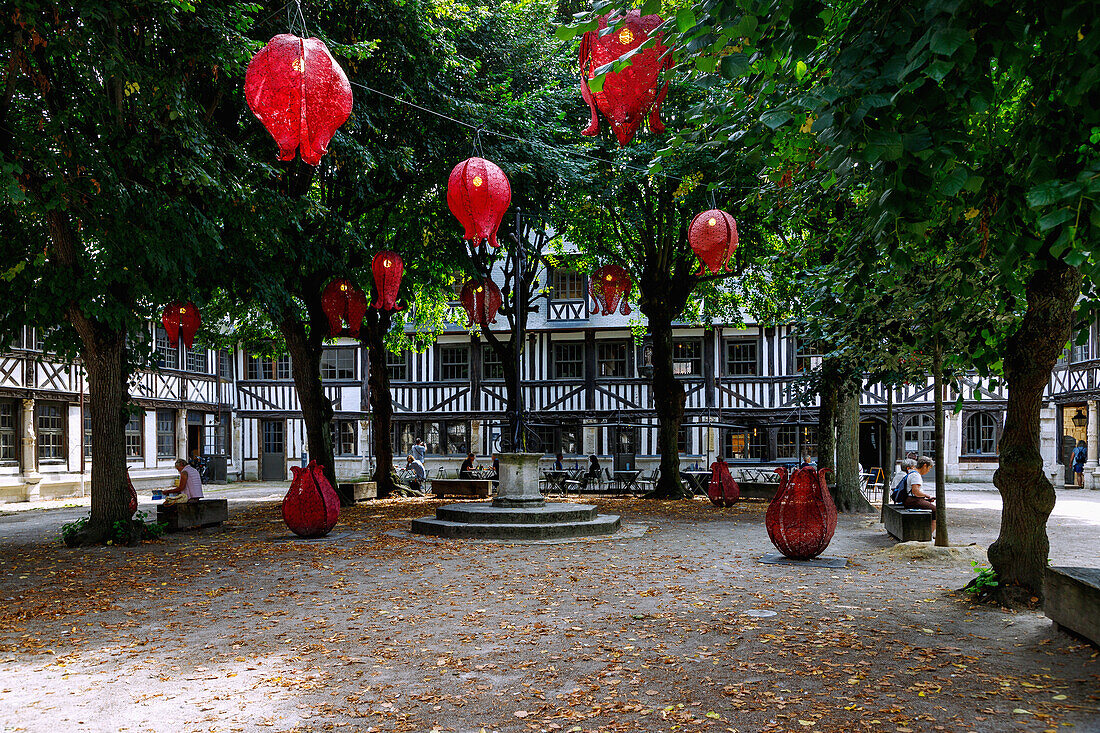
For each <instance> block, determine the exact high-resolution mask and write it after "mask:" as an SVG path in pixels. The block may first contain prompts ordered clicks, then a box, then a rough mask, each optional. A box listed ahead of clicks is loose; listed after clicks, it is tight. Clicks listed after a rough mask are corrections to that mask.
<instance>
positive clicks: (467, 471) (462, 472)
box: [458, 453, 476, 478]
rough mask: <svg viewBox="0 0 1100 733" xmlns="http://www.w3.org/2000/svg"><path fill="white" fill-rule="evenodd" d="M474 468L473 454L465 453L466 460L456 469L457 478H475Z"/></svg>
mask: <svg viewBox="0 0 1100 733" xmlns="http://www.w3.org/2000/svg"><path fill="white" fill-rule="evenodd" d="M473 468H474V454H473V453H467V454H466V460H465V461H463V462H462V465H461V466H460V467H459V469H458V477H459V478H476V476H474V474H473V472H472V471H473Z"/></svg>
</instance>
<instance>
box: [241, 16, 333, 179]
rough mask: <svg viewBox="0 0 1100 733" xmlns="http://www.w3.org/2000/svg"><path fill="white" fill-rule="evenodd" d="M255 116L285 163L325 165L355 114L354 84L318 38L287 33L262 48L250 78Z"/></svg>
mask: <svg viewBox="0 0 1100 733" xmlns="http://www.w3.org/2000/svg"><path fill="white" fill-rule="evenodd" d="M244 96H245V99H246V100H247V101H248V106H249V108H250V109H251V110H252V113H253V114H254V115H256V117H258V118H259V120H260V122H262V123H263V124H264V127H266V128H267V131H268V132H270V133H271V136H272V137H273V138H275V142H276V143H278V145H279V160H293V159H294V153H295V151H296V150H297V149H298V148H299V147H301V149H302V160H303V161H305V162H306V163H308V164H310V165H317V164H318V163H320V162H321V156H322V155H324V154H325V151H327V150H328V143H329V141H330V140H332V136H333V135H334V134H336V129H337V128H338V127H340V125H342V124H344V122H346V121H347V119H348V117H349V116H350V115H351V85H350V84H348V78H347V76H345V75H344V70H343V69H341V68H340V65H339V64H338V63H336V61H335V60H334V59H333V58H332V55H331V54H330V53H329V51H328V47H327V46H326V45H325V44H324V43H322V42H321V41H319V40H318V39H316V38H299V37H298V36H292V35H290V34H288V33H281V34H279V35H277V36H275V37H274V38H272V39H271V40H270V41H268V42H267V45H266V46H264V47H263V48H261V49H260V51H259V53H257V54H256V55H255V56H253V57H252V61H251V62H249V64H248V70H247V71H246V72H245V75H244Z"/></svg>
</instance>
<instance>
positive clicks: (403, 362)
mask: <svg viewBox="0 0 1100 733" xmlns="http://www.w3.org/2000/svg"><path fill="white" fill-rule="evenodd" d="M386 371H387V372H389V375H390V381H391V382H407V381H408V380H409V352H407V351H399V352H398V353H396V354H395V353H393V352H392V351H387V352H386Z"/></svg>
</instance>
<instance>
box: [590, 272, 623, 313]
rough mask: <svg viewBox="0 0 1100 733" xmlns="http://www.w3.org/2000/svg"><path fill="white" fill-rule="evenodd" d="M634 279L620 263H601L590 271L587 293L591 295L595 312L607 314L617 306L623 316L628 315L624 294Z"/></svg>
mask: <svg viewBox="0 0 1100 733" xmlns="http://www.w3.org/2000/svg"><path fill="white" fill-rule="evenodd" d="M633 285H634V281H633V280H631V279H630V273H629V272H627V271H626V268H625V267H622V266H621V265H602V266H600V267H597V268H596V271H595V272H593V273H592V278H591V279H590V280H589V281H588V294H589V296H591V297H592V301H593V303H592V307H593V308H595V309H596V310H595V312H596V313H599V314H601V315H604V316H609V315H611V314H612V313H614V312H615V309H616V308H618V309H619V312H620V313H622V314H623V315H624V316H629V315H630V306H629V305H628V304H627V302H626V296H627V294H628V293H629V292H630V288H631V287H632V286H633Z"/></svg>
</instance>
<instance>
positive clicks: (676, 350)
mask: <svg viewBox="0 0 1100 733" xmlns="http://www.w3.org/2000/svg"><path fill="white" fill-rule="evenodd" d="M672 373H673V374H676V375H679V376H699V375H701V374H702V373H703V344H702V342H701V341H696V340H694V339H693V340H690V341H677V342H675V343H673V344H672Z"/></svg>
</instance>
